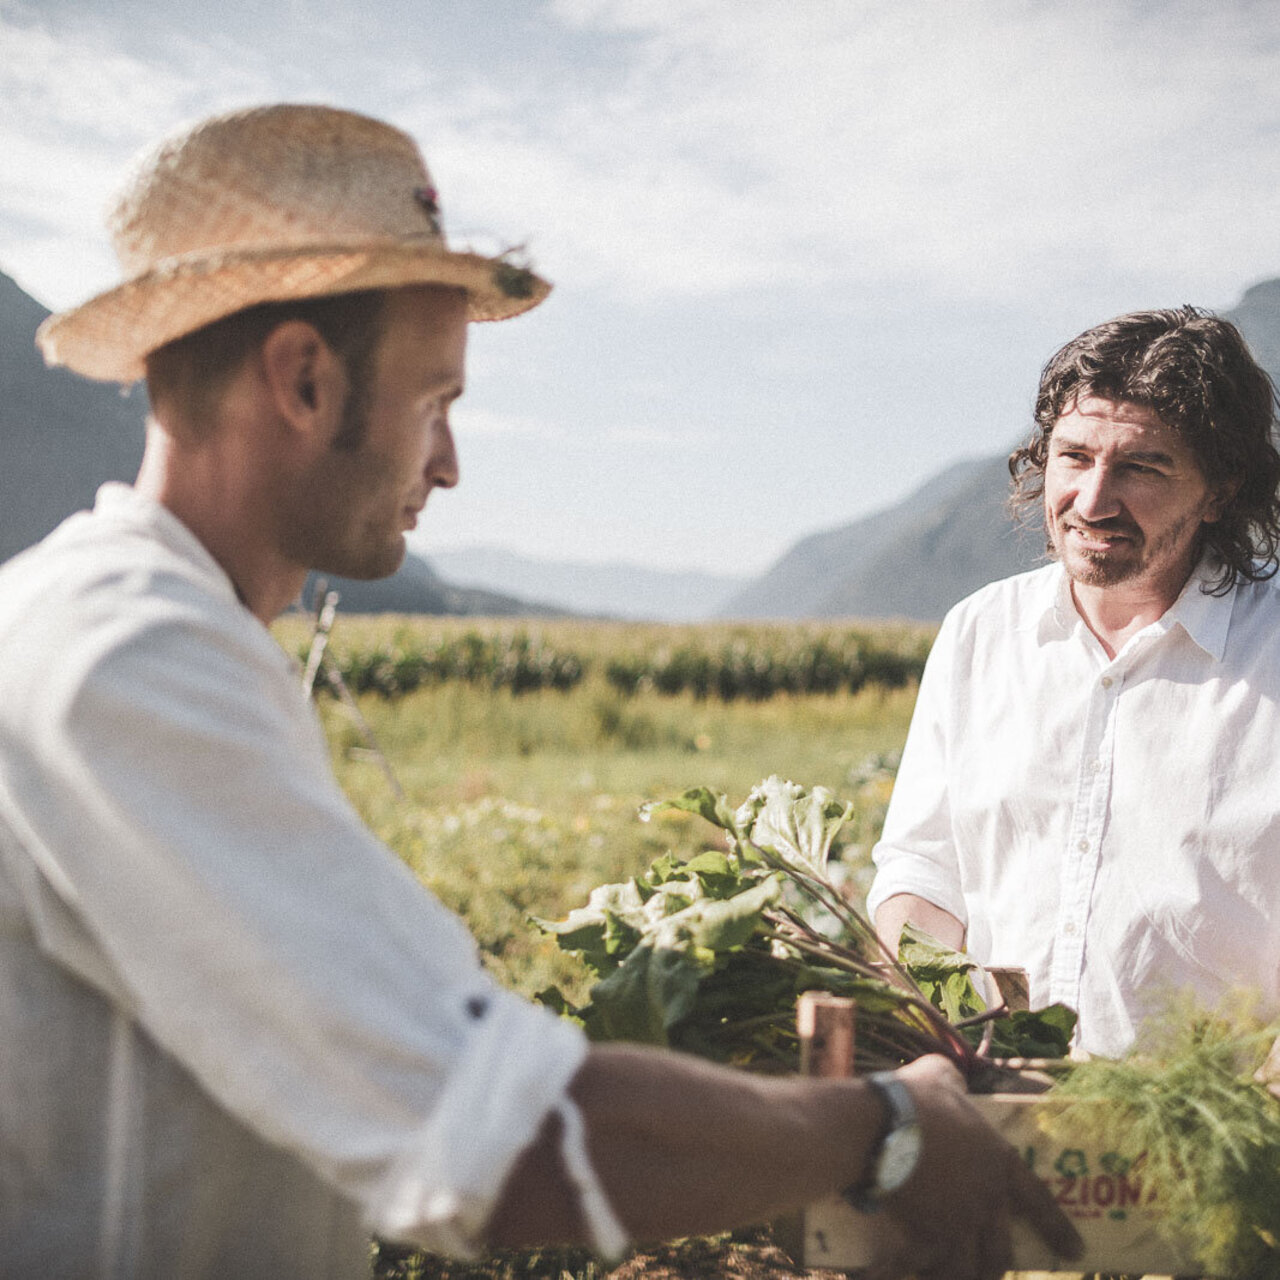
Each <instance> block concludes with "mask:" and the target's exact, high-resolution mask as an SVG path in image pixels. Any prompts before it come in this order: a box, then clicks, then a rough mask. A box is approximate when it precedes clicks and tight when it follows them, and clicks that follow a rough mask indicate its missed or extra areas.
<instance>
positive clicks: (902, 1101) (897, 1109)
mask: <svg viewBox="0 0 1280 1280" xmlns="http://www.w3.org/2000/svg"><path fill="white" fill-rule="evenodd" d="M864 1079H865V1080H866V1082H867V1084H869V1085H870V1086H871V1087H872V1089H874V1090H875V1092H876V1093H878V1094H879V1095H880V1097H881V1098H882V1099H883V1101H884V1105H885V1111H886V1113H887V1115H888V1117H889V1120H888V1124H887V1126H886V1127H885V1130H884V1132H883V1134H882V1135H881V1138H880V1141H879V1143H878V1144H877V1145H876V1147H875V1148H874V1150H873V1151H872V1154H871V1166H870V1169H869V1170H868V1172H867V1175H866V1177H865V1178H863V1179H862V1181H861V1182H859V1183H858V1184H856V1185H855V1186H852V1187H849V1188H847V1189H846V1190H845V1192H844V1198H845V1199H846V1200H847V1201H848V1202H849V1203H850V1204H851V1205H852V1206H853V1207H854V1208H855V1209H857V1210H858V1211H859V1212H861V1213H874V1212H875V1211H876V1210H877V1209H878V1208H879V1207H880V1201H881V1200H882V1199H883V1198H884V1197H885V1196H887V1195H888V1194H889V1193H890V1192H891V1191H896V1190H897V1189H898V1188H899V1187H900V1186H902V1184H903V1183H904V1182H906V1180H907V1179H908V1178H909V1177H911V1175H912V1174H913V1173H914V1172H915V1168H916V1165H917V1164H918V1163H919V1160H920V1123H919V1120H918V1119H917V1118H916V1104H915V1102H914V1101H913V1100H912V1097H911V1090H910V1089H908V1088H907V1086H906V1085H905V1084H903V1083H902V1081H901V1080H899V1079H898V1077H897V1076H896V1075H895V1074H894V1073H893V1072H892V1071H874V1072H872V1073H871V1075H869V1076H865V1077H864Z"/></svg>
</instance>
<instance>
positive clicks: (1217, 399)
mask: <svg viewBox="0 0 1280 1280" xmlns="http://www.w3.org/2000/svg"><path fill="white" fill-rule="evenodd" d="M1081 396H1097V397H1099V398H1100V399H1103V400H1111V401H1124V402H1127V403H1130V404H1137V405H1142V406H1144V407H1146V408H1149V409H1151V410H1152V411H1153V412H1155V413H1156V415H1157V416H1158V417H1159V418H1160V420H1161V421H1162V422H1163V423H1165V425H1166V426H1168V427H1170V428H1171V429H1172V430H1173V431H1175V432H1176V433H1177V434H1178V436H1179V437H1180V438H1181V439H1182V440H1183V441H1184V442H1185V443H1186V445H1187V446H1188V447H1189V448H1190V449H1191V452H1192V454H1193V456H1194V457H1195V459H1196V462H1197V463H1198V465H1199V467H1200V470H1201V472H1202V473H1203V474H1204V477H1205V480H1206V481H1207V482H1208V484H1209V485H1210V487H1211V488H1218V487H1221V488H1222V489H1223V490H1224V491H1228V492H1230V491H1231V490H1233V489H1234V493H1233V495H1232V496H1231V497H1230V498H1229V499H1228V501H1227V502H1226V505H1225V506H1224V508H1223V511H1222V515H1221V517H1220V518H1219V519H1218V520H1217V521H1215V522H1214V523H1212V524H1206V525H1204V526H1203V529H1202V533H1201V536H1202V540H1203V541H1202V544H1201V545H1202V546H1203V547H1205V548H1207V549H1208V550H1209V551H1210V553H1211V554H1212V555H1213V556H1214V558H1215V559H1216V561H1217V562H1218V563H1219V565H1220V566H1221V572H1220V574H1219V575H1218V576H1217V578H1216V579H1215V580H1214V583H1213V593H1214V594H1216V595H1221V594H1224V593H1225V592H1227V591H1229V590H1230V589H1231V587H1232V585H1233V584H1234V583H1235V582H1236V581H1249V582H1260V581H1263V580H1265V579H1267V578H1270V577H1272V576H1274V574H1275V573H1276V571H1277V569H1278V568H1280V559H1278V558H1277V550H1278V548H1280V453H1278V452H1277V451H1276V446H1275V442H1274V440H1273V436H1272V432H1273V428H1274V424H1275V420H1276V418H1275V409H1276V390H1275V387H1274V386H1273V385H1272V382H1271V379H1270V378H1269V377H1268V376H1267V374H1266V372H1265V370H1263V369H1262V368H1261V367H1260V366H1259V365H1258V363H1257V362H1256V361H1255V360H1254V358H1253V356H1252V355H1251V354H1250V353H1249V348H1248V347H1247V346H1246V345H1245V341H1244V339H1243V338H1242V337H1241V335H1240V331H1239V330H1238V329H1237V328H1236V327H1235V325H1233V324H1232V323H1231V322H1230V321H1228V320H1223V319H1222V318H1221V317H1219V316H1215V315H1212V314H1210V313H1209V312H1207V311H1202V310H1200V309H1198V308H1196V307H1177V308H1174V309H1171V310H1165V311H1135V312H1132V313H1131V314H1129V315H1123V316H1117V317H1116V319H1114V320H1108V321H1107V322H1106V323H1105V324H1100V325H1096V326H1095V327H1094V328H1092V329H1088V330H1086V331H1085V332H1084V333H1082V334H1081V335H1080V336H1079V337H1078V338H1073V339H1072V340H1071V341H1070V342H1068V343H1067V344H1066V346H1064V347H1063V348H1062V349H1061V350H1060V351H1058V352H1057V354H1055V355H1054V356H1053V358H1052V359H1051V360H1050V361H1049V363H1048V364H1047V365H1045V367H1044V372H1043V373H1042V374H1041V376H1040V390H1039V393H1038V394H1037V396H1036V407H1035V421H1036V429H1035V431H1034V433H1033V435H1032V437H1031V439H1030V440H1029V441H1028V442H1027V443H1026V444H1025V445H1023V446H1022V448H1020V449H1017V450H1015V451H1014V452H1013V453H1012V454H1011V455H1010V457H1009V473H1010V475H1011V476H1012V477H1013V491H1012V495H1011V497H1010V506H1011V508H1012V509H1013V511H1014V513H1015V515H1018V516H1020V517H1023V518H1026V517H1028V516H1031V515H1033V514H1035V513H1038V512H1039V511H1040V510H1041V505H1042V501H1043V497H1044V469H1045V464H1046V462H1047V460H1048V457H1049V437H1050V436H1051V435H1052V434H1053V428H1054V426H1055V425H1056V424H1057V422H1058V419H1059V418H1061V417H1062V415H1063V414H1064V413H1067V412H1069V411H1070V409H1071V406H1072V405H1073V404H1074V402H1075V401H1076V399H1077V398H1078V397H1081Z"/></svg>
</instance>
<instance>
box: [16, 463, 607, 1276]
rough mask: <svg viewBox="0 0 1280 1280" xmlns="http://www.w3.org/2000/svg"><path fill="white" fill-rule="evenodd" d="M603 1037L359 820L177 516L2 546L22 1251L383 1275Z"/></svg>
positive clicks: (312, 725)
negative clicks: (371, 1248) (556, 1003)
mask: <svg viewBox="0 0 1280 1280" xmlns="http://www.w3.org/2000/svg"><path fill="white" fill-rule="evenodd" d="M585 1052H586V1045H585V1041H584V1039H583V1037H582V1035H581V1033H580V1031H579V1030H578V1029H577V1028H575V1027H573V1026H571V1025H569V1024H568V1023H566V1022H564V1021H562V1020H560V1019H558V1018H556V1017H554V1016H552V1015H551V1014H550V1013H548V1012H547V1011H546V1010H543V1009H540V1008H538V1007H536V1006H534V1005H531V1004H529V1003H527V1002H525V1001H523V1000H521V999H519V998H517V997H516V996H515V995H514V994H512V993H510V992H507V991H505V990H503V989H501V988H500V987H498V986H497V985H496V984H495V983H494V982H493V981H492V980H491V979H489V978H488V977H487V976H486V975H485V973H484V971H483V970H482V968H481V966H480V964H479V961H478V957H477V955H476V951H475V947H474V943H473V942H472V939H471V937H470V935H469V934H468V933H467V931H466V929H465V928H464V927H463V925H462V923H461V922H460V921H459V920H458V919H457V918H456V917H454V916H453V915H452V914H450V913H449V912H448V911H446V910H445V909H444V908H443V907H442V906H441V905H440V904H439V903H438V902H436V901H435V900H434V899H432V898H431V897H430V896H429V895H428V894H427V893H426V892H425V891H424V890H423V889H422V888H421V886H420V885H419V884H418V883H417V881H416V880H415V879H414V878H413V876H412V875H411V874H410V872H409V871H408V870H407V868H405V866H404V865H403V864H402V863H401V862H400V861H399V860H398V859H397V858H396V857H395V856H394V855H393V854H391V853H390V852H389V851H388V850H387V849H386V848H385V847H383V846H382V845H381V844H379V843H378V842H377V841H376V840H375V839H374V838H373V837H372V836H371V835H370V833H369V832H368V831H367V830H366V829H365V827H364V826H363V824H362V823H361V822H360V820H359V818H358V817H357V816H356V814H355V812H354V811H353V810H352V809H351V807H350V806H349V805H348V803H347V802H346V800H345V799H344V798H343V796H342V794H341V792H340V791H339V789H338V787H337V786H336V783H335V781H334V779H333V775H332V772H331V769H330V765H329V759H328V752H327V749H326V746H325V742H324V738H323V735H322V734H321V732H320V729H319V725H318V722H317V721H316V718H315V716H314V714H313V712H312V710H311V708H310V707H309V705H308V704H307V703H306V701H305V700H304V698H303V696H302V693H301V682H300V677H299V673H298V671H297V669H296V666H295V664H293V663H292V661H291V660H290V659H289V658H287V657H286V655H285V654H284V653H283V652H282V650H281V649H280V648H279V646H278V645H277V644H276V643H275V641H274V640H273V639H272V638H271V635H270V633H269V632H268V631H267V630H266V629H265V628H264V627H263V626H262V625H261V624H260V623H259V622H257V621H256V620H255V619H254V618H253V616H252V615H251V614H250V613H249V611H248V610H247V609H245V608H244V607H242V606H241V605H240V604H239V603H238V601H237V599H236V595H235V592H234V589H233V587H232V584H231V582H230V581H229V580H228V578H227V576H226V575H225V573H223V571H222V570H221V569H220V568H219V566H218V565H217V564H216V562H215V561H214V560H213V559H212V558H211V556H210V555H209V554H208V552H207V551H206V550H205V549H204V547H203V546H202V545H201V544H200V542H199V541H198V540H197V539H196V538H195V537H194V536H193V535H192V534H191V532H190V531H189V530H187V529H186V528H185V526H183V525H182V524H181V523H180V522H179V521H178V520H177V519H176V518H175V517H174V516H173V515H172V514H171V513H169V512H168V511H167V510H165V509H164V508H163V507H161V506H159V505H157V504H155V503H153V502H150V501H147V500H145V499H144V498H142V497H141V496H140V495H138V494H137V493H135V492H134V490H132V489H130V488H128V487H126V486H123V485H109V486H106V487H104V489H103V490H102V491H101V492H100V494H99V497H98V501H97V504H96V507H95V509H94V511H93V512H92V513H82V514H80V515H77V516H73V517H72V518H71V519H70V520H68V521H67V522H66V523H64V524H63V525H62V526H61V528H59V529H58V530H56V531H55V532H54V533H53V534H52V535H50V537H49V538H48V539H46V540H45V542H43V543H42V544H41V545H39V546H38V547H36V548H33V549H32V550H30V551H28V552H25V553H23V554H22V555H20V556H18V557H16V558H15V559H14V560H12V561H11V562H10V563H9V564H7V565H6V566H5V567H4V569H3V570H0V1275H4V1276H28V1275H47V1276H50V1277H54V1276H76V1277H86V1276H99V1277H121V1278H124V1277H129V1278H130V1280H135V1278H137V1277H151V1276H155V1277H160V1276H163V1277H166V1280H175V1278H177V1280H188V1278H192V1277H210V1278H212V1277H219V1278H223V1277H228V1276H235V1277H237V1278H238V1280H243V1278H244V1277H256V1276H262V1277H267V1276H270V1277H273V1280H274V1278H278V1277H286V1276H298V1277H307V1278H308V1280H315V1278H316V1277H329V1276H335V1277H336V1276H353V1277H354V1276H367V1275H368V1269H369V1252H368V1233H369V1232H377V1233H379V1234H381V1235H383V1236H385V1237H389V1238H394V1239H401V1240H410V1241H416V1242H418V1243H421V1244H423V1245H425V1246H427V1247H429V1248H432V1249H435V1250H437V1251H440V1252H452V1253H463V1254H465V1253H467V1252H469V1251H472V1250H473V1249H474V1248H475V1247H476V1245H477V1242H478V1240H479V1238H480V1235H481V1231H482V1228H483V1225H484V1223H485V1221H486V1220H487V1218H488V1216H489V1214H490V1212H491V1210H492V1208H493V1206H494V1204H495V1202H496V1199H497V1196H498V1193H499V1192H500V1189H501V1186H502V1183H503V1180H504V1178H505V1177H506V1175H507V1173H508V1172H509V1171H510V1169H511V1167H512V1165H513V1162H514V1161H515V1159H516V1157H517V1155H518V1154H519V1152H520V1151H521V1149H522V1148H523V1147H525V1146H526V1145H527V1144H528V1143H529V1142H530V1141H531V1140H532V1139H533V1138H534V1136H535V1135H536V1133H537V1131H538V1129H539V1127H540V1125H541V1123H542V1122H543V1120H544V1118H545V1117H546V1116H547V1115H548V1114H549V1113H551V1112H552V1111H556V1110H558V1111H559V1112H560V1114H561V1116H562V1117H563V1119H564V1123H565V1133H566V1135H567V1140H566V1145H565V1157H566V1162H567V1165H568V1167H569V1169H570V1172H571V1176H573V1177H575V1178H576V1179H577V1180H578V1182H579V1187H580V1190H581V1191H582V1193H583V1196H584V1212H585V1214H586V1217H587V1219H588V1222H589V1224H590V1225H591V1226H592V1228H593V1229H594V1232H595V1238H596V1241H597V1244H598V1245H599V1246H600V1247H601V1248H602V1249H605V1250H608V1251H616V1250H617V1249H618V1248H619V1247H620V1246H621V1244H622V1243H623V1240H622V1237H621V1229H620V1228H619V1227H618V1224H617V1222H616V1220H615V1219H614V1218H613V1217H612V1214H611V1212H610V1210H609V1207H608V1205H607V1204H606V1203H605V1202H604V1200H603V1198H602V1196H601V1194H600V1189H599V1186H598V1184H596V1183H595V1181H594V1175H593V1173H592V1171H591V1168H590V1165H589V1163H588V1162H587V1159H586V1153H585V1146H584V1142H583V1136H582V1124H581V1117H580V1116H579V1115H578V1112H577V1110H576V1109H575V1108H574V1107H573V1105H572V1103H571V1102H570V1101H569V1100H568V1097H567V1094H566V1086H567V1084H568V1082H569V1081H570V1079H571V1078H572V1077H573V1075H574V1074H575V1073H576V1071H577V1069H578V1067H579V1065H580V1064H581V1062H582V1060H583V1058H584V1055H585Z"/></svg>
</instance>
